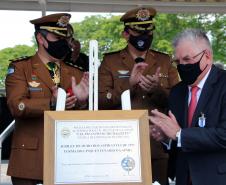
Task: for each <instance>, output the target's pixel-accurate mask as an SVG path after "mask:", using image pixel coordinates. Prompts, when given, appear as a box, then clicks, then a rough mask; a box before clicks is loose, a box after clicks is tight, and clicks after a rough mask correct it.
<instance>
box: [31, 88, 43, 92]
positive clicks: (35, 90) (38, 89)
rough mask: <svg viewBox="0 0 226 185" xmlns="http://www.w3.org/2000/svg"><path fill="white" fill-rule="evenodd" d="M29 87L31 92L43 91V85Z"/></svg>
mask: <svg viewBox="0 0 226 185" xmlns="http://www.w3.org/2000/svg"><path fill="white" fill-rule="evenodd" d="M28 89H29V91H30V92H41V91H42V88H41V87H29V88H28Z"/></svg>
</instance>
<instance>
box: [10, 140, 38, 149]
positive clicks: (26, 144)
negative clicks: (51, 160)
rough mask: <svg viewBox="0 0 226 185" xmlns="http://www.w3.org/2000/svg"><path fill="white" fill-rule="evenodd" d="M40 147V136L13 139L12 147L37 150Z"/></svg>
mask: <svg viewBox="0 0 226 185" xmlns="http://www.w3.org/2000/svg"><path fill="white" fill-rule="evenodd" d="M37 148H38V138H36V137H26V138H20V139H18V138H17V139H16V140H14V141H13V144H12V149H25V150H26V149H27V150H35V149H37Z"/></svg>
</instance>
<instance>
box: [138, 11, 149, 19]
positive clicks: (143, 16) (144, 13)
mask: <svg viewBox="0 0 226 185" xmlns="http://www.w3.org/2000/svg"><path fill="white" fill-rule="evenodd" d="M136 18H137V19H138V20H139V21H147V20H148V19H149V18H150V12H149V10H148V9H140V10H139V11H138V12H137V14H136Z"/></svg>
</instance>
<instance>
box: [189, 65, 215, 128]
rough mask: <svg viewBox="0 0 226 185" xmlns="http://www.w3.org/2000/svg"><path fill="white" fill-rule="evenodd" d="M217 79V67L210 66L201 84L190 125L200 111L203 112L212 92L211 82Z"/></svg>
mask: <svg viewBox="0 0 226 185" xmlns="http://www.w3.org/2000/svg"><path fill="white" fill-rule="evenodd" d="M216 81H217V68H216V67H214V66H213V67H212V69H211V71H210V74H209V76H208V78H207V79H206V82H205V84H204V86H203V89H202V92H201V94H200V97H199V101H198V104H197V107H196V109H195V113H194V116H193V119H192V126H193V127H194V126H195V124H196V123H197V121H198V118H199V117H200V115H201V112H204V109H205V108H206V107H207V103H208V101H209V98H210V97H211V95H212V94H213V92H214V88H213V84H214V83H215V82H216Z"/></svg>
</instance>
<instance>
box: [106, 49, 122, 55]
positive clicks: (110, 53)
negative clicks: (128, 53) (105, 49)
mask: <svg viewBox="0 0 226 185" xmlns="http://www.w3.org/2000/svg"><path fill="white" fill-rule="evenodd" d="M120 51H121V50H119V51H113V52H109V53H104V55H113V54H116V53H119V52H120Z"/></svg>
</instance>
